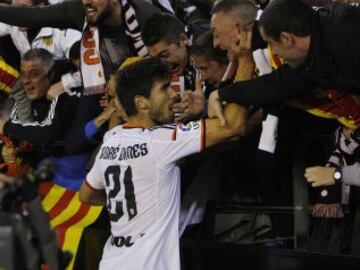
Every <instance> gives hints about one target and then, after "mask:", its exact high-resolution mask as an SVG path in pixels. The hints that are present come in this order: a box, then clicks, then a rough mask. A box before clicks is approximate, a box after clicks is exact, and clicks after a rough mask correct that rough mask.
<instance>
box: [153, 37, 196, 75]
mask: <svg viewBox="0 0 360 270" xmlns="http://www.w3.org/2000/svg"><path fill="white" fill-rule="evenodd" d="M187 42H188V40H187V38H186V36H185V34H184V35H183V36H181V38H180V39H179V42H177V43H168V42H165V41H160V42H158V43H155V44H154V45H152V46H149V47H148V50H149V54H150V55H151V56H152V57H159V58H160V60H161V62H163V63H164V64H166V65H168V66H169V69H170V72H171V73H172V74H173V75H181V74H183V72H184V69H185V67H186V65H187V63H188V61H189V54H188V51H187Z"/></svg>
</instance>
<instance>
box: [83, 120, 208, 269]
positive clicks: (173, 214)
mask: <svg viewBox="0 0 360 270" xmlns="http://www.w3.org/2000/svg"><path fill="white" fill-rule="evenodd" d="M203 147H204V121H203V120H200V121H194V122H190V123H188V124H186V125H182V124H181V125H163V126H157V127H153V128H148V129H143V128H128V127H126V126H118V127H115V128H114V129H112V130H111V131H109V132H108V133H107V134H106V135H105V137H104V142H103V144H102V146H101V148H100V150H99V153H98V155H97V157H96V161H95V164H94V166H93V168H92V169H91V171H90V172H89V174H88V175H87V180H86V182H87V184H88V186H89V187H90V188H92V189H94V190H102V189H105V191H106V195H107V203H108V205H107V206H108V211H109V214H110V220H111V233H112V236H111V237H110V239H109V240H108V241H107V243H106V245H105V247H104V252H103V257H102V260H101V263H100V269H105V270H109V269H125V270H135V269H136V270H140V269H146V270H151V269H154V270H173V269H174V270H179V269H180V257H179V232H178V227H179V212H180V170H179V168H178V166H177V165H176V161H178V160H179V159H181V158H183V157H185V156H188V155H190V154H193V153H196V152H200V151H201V150H202V149H203Z"/></svg>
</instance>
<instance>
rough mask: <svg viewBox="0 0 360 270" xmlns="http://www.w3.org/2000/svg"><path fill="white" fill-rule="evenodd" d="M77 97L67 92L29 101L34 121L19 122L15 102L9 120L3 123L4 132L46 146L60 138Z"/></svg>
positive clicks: (63, 134) (67, 126) (74, 108)
mask: <svg viewBox="0 0 360 270" xmlns="http://www.w3.org/2000/svg"><path fill="white" fill-rule="evenodd" d="M78 101H79V98H78V97H77V96H76V95H72V96H70V95H69V94H68V93H66V92H65V93H63V94H61V95H59V96H58V97H57V98H56V99H54V100H52V101H49V100H47V99H46V98H41V99H38V100H34V101H33V102H32V103H31V107H32V111H33V115H34V122H21V121H20V120H18V118H17V114H16V110H17V109H16V104H15V107H14V109H13V112H12V115H11V120H9V121H7V122H6V123H5V125H4V134H5V135H7V136H9V137H11V138H13V139H18V140H27V141H30V142H32V143H33V144H35V145H38V146H46V145H49V144H52V143H55V142H57V141H59V140H62V139H63V138H64V136H65V133H66V132H67V130H68V128H69V126H70V125H71V123H72V121H73V116H74V112H75V111H76V107H77V105H78Z"/></svg>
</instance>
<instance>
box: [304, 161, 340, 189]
mask: <svg viewBox="0 0 360 270" xmlns="http://www.w3.org/2000/svg"><path fill="white" fill-rule="evenodd" d="M334 172H335V168H334V167H320V166H316V167H309V168H307V169H306V170H305V178H306V180H307V181H308V182H309V183H310V184H311V186H312V187H321V186H331V185H333V184H335V180H334V177H333V175H334Z"/></svg>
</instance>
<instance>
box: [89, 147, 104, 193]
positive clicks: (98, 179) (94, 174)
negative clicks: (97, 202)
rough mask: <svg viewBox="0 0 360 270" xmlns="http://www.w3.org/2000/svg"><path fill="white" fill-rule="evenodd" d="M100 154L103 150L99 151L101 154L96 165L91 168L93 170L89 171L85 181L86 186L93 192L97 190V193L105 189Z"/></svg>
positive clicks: (98, 155) (96, 160) (97, 157)
mask: <svg viewBox="0 0 360 270" xmlns="http://www.w3.org/2000/svg"><path fill="white" fill-rule="evenodd" d="M100 153H101V148H100V149H99V153H98V154H97V155H96V159H95V162H94V165H93V166H92V167H91V170H90V171H89V173H88V174H87V176H86V179H85V181H86V184H87V185H88V186H89V187H90V188H91V189H92V190H96V191H98V190H103V189H105V186H104V174H103V170H102V168H101V162H100Z"/></svg>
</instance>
